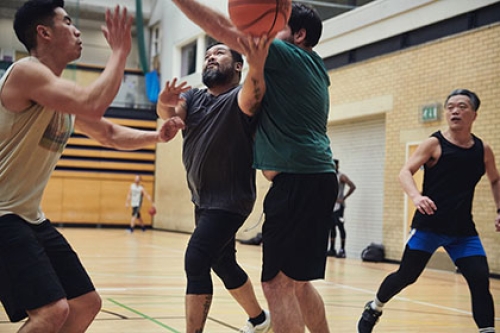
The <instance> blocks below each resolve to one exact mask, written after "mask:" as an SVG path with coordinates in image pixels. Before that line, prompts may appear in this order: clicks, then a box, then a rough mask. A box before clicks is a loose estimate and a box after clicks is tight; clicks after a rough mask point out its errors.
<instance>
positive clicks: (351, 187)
mask: <svg viewBox="0 0 500 333" xmlns="http://www.w3.org/2000/svg"><path fill="white" fill-rule="evenodd" d="M340 181H341V182H343V183H344V184H346V185H347V186H348V187H349V190H347V193H346V194H345V195H344V199H343V200H342V202H344V201H345V200H346V199H347V198H348V197H350V196H351V194H353V193H354V191H355V190H356V185H355V184H354V183H353V182H352V180H351V179H349V177H347V175H346V174H344V173H343V174H342V175H341V176H340ZM342 202H340V203H342Z"/></svg>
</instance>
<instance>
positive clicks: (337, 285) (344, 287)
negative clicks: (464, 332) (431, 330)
mask: <svg viewBox="0 0 500 333" xmlns="http://www.w3.org/2000/svg"><path fill="white" fill-rule="evenodd" d="M315 284H325V285H330V286H331V285H333V286H335V287H336V288H339V289H346V290H351V291H357V292H362V293H365V294H370V295H374V294H375V293H374V292H373V290H367V289H363V288H356V287H352V286H347V285H344V284H338V283H334V282H329V281H316V282H315ZM392 299H397V300H399V301H405V302H409V303H413V304H419V305H423V306H427V307H431V308H435V309H441V310H446V311H450V312H456V313H461V314H467V315H472V312H470V311H465V310H461V309H457V308H451V307H448V306H442V305H439V304H435V303H429V302H422V301H417V300H414V299H411V298H408V297H403V296H397V295H396V296H394V297H393V298H392ZM498 320H500V318H498V317H495V321H498Z"/></svg>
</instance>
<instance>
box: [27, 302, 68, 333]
mask: <svg viewBox="0 0 500 333" xmlns="http://www.w3.org/2000/svg"><path fill="white" fill-rule="evenodd" d="M69 311H70V307H69V303H68V301H67V300H66V299H65V298H64V299H60V300H58V301H55V302H52V303H50V304H47V305H44V306H42V307H40V308H37V309H33V310H28V311H27V313H28V322H29V325H30V326H31V327H33V328H38V327H40V328H42V329H43V330H44V332H58V331H59V330H60V329H61V327H62V326H63V325H64V323H65V322H66V320H67V319H68V316H69ZM27 324H28V323H27Z"/></svg>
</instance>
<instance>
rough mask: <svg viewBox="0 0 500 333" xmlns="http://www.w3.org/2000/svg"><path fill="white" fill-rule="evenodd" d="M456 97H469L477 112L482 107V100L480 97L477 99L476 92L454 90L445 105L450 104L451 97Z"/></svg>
mask: <svg viewBox="0 0 500 333" xmlns="http://www.w3.org/2000/svg"><path fill="white" fill-rule="evenodd" d="M456 95H464V96H467V97H469V100H470V102H471V104H472V108H473V109H474V111H477V110H478V109H479V106H480V105H481V100H480V99H479V97H477V95H476V93H475V92H472V91H470V90H468V89H455V90H453V91H452V92H451V93H450V94H449V95H448V97H446V101H445V102H444V104H445V105H446V104H447V103H448V100H449V99H450V97H452V96H456Z"/></svg>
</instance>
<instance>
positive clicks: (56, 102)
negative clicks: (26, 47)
mask: <svg viewBox="0 0 500 333" xmlns="http://www.w3.org/2000/svg"><path fill="white" fill-rule="evenodd" d="M131 24H132V18H131V17H129V16H128V15H127V11H126V9H123V10H122V11H120V8H119V7H118V6H117V7H116V8H115V10H114V12H113V13H111V12H110V11H109V10H107V11H106V27H103V33H104V35H105V37H106V39H107V41H108V44H109V45H110V47H111V50H112V52H111V55H110V57H109V59H108V62H107V64H106V66H105V69H104V71H103V72H102V73H101V75H100V76H99V78H98V79H97V80H96V81H94V82H93V83H92V84H90V85H89V86H87V87H82V86H79V85H77V84H76V83H74V82H72V81H69V80H66V79H63V78H60V77H59V76H58V73H55V72H53V71H52V70H51V69H50V68H49V67H47V66H46V65H45V64H42V63H38V62H34V61H25V62H22V63H19V64H16V65H15V67H14V68H13V69H12V73H11V75H10V76H9V79H8V80H7V82H6V85H5V91H4V92H3V93H2V102H4V105H5V106H6V107H7V108H8V109H9V110H11V111H14V112H16V111H17V112H20V111H23V110H24V109H26V108H27V107H28V106H29V105H31V104H32V103H33V101H34V102H36V103H38V104H40V105H43V106H45V107H47V108H50V109H54V110H56V111H59V112H64V113H72V114H75V115H79V116H82V117H88V118H91V119H99V118H100V117H102V115H103V114H104V112H105V111H106V109H107V107H108V106H109V104H111V102H112V101H113V99H114V97H115V95H116V94H117V92H118V89H119V87H120V84H121V81H122V77H123V71H124V69H125V63H126V58H127V56H128V54H129V52H130V48H131V35H130V29H131ZM56 52H57V51H56Z"/></svg>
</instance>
